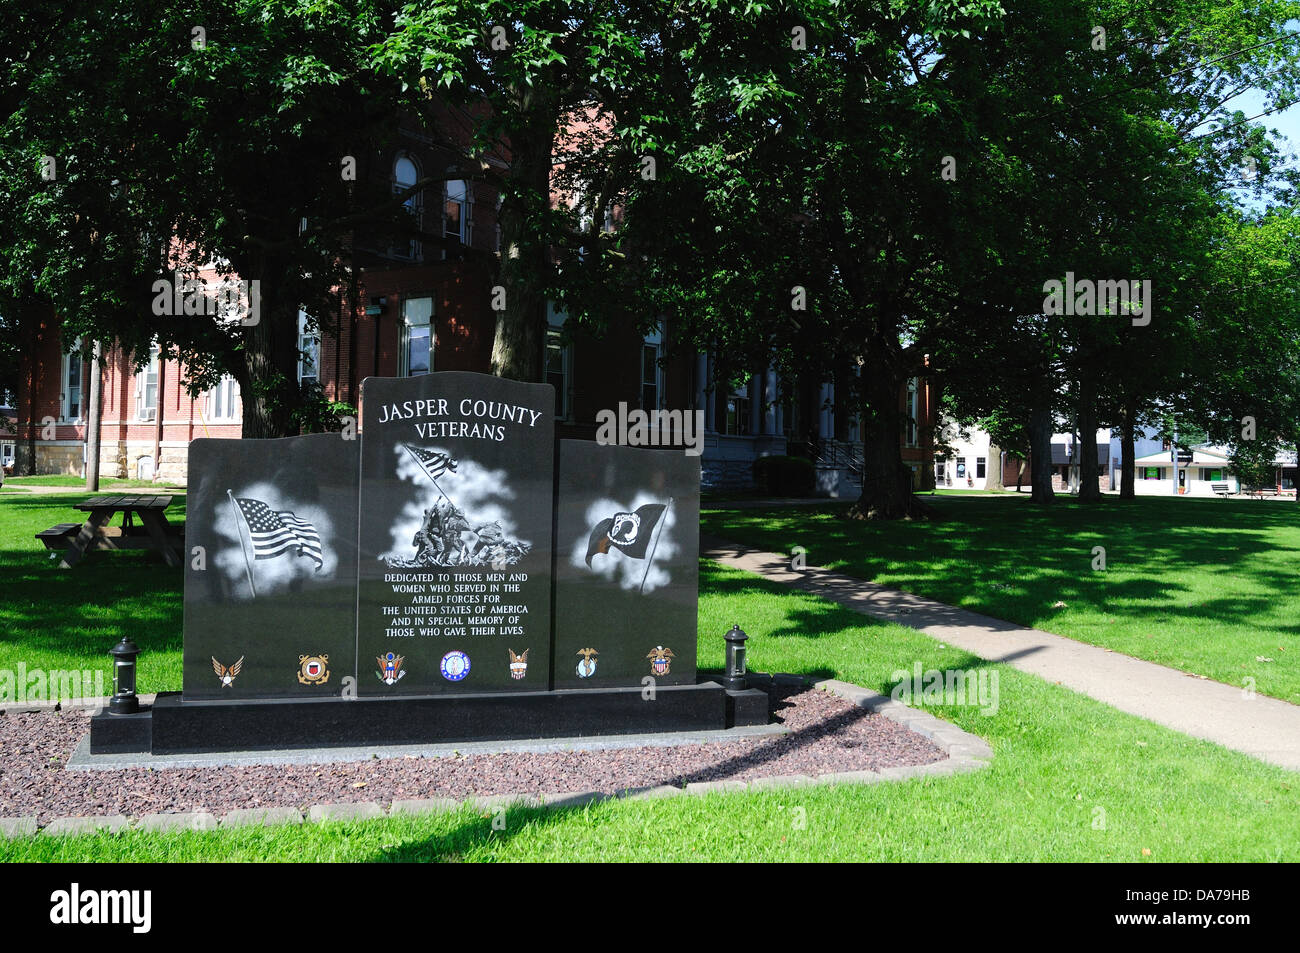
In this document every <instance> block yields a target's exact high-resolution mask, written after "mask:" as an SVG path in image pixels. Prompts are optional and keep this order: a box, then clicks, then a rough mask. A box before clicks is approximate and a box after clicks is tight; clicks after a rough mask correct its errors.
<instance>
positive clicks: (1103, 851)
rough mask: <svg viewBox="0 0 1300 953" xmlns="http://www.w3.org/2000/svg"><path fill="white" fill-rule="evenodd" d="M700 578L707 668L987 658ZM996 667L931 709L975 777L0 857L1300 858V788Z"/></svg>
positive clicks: (877, 668)
mask: <svg viewBox="0 0 1300 953" xmlns="http://www.w3.org/2000/svg"><path fill="white" fill-rule="evenodd" d="M701 573H702V575H701V580H700V581H701V599H700V632H701V636H700V664H701V666H705V667H707V666H712V667H718V666H720V665H721V663H722V639H721V634H722V633H723V632H724V631H725V630H726V629H727V628H728V627H729V626H730V625H731V623H732V622H733V621H740V622H741V623H742V625H743V626H744V627H745V629H746V630H747V631H748V632H749V633H750V634H751V636H752V638H751V640H750V643H749V646H750V658H751V661H752V664H753V666H754V668H756V669H760V670H766V671H792V672H801V673H808V674H818V675H822V674H834V675H836V676H838V677H840V678H843V679H847V680H849V681H852V682H856V683H858V684H861V685H867V686H871V687H874V688H878V689H883V690H887V689H888V688H889V687H890V684H891V683H890V676H891V673H892V672H893V670H894V669H896V668H910V667H911V665H912V662H913V661H920V662H921V663H922V664H923V666H924V667H926V668H931V667H933V668H940V669H946V668H973V667H977V666H980V665H983V664H985V663H982V662H981V661H979V660H977V659H974V658H972V657H970V656H969V655H967V654H965V653H963V652H960V651H956V650H953V649H951V648H940V647H939V644H938V643H937V642H935V641H934V640H932V639H930V638H928V637H926V636H924V635H921V634H920V633H918V632H915V631H913V630H911V629H907V628H905V627H902V626H898V625H893V624H886V623H876V622H872V621H870V620H867V619H864V618H863V617H862V616H860V615H858V614H857V613H854V612H852V611H850V610H848V609H844V608H841V607H839V606H836V605H834V604H832V603H828V602H825V601H823V600H820V599H816V598H813V597H811V596H806V595H803V594H799V593H791V592H789V591H786V590H783V589H781V588H780V587H778V586H776V585H774V584H771V583H768V582H766V581H764V580H761V579H758V578H756V577H753V576H749V575H746V574H743V573H740V572H737V571H733V570H730V569H725V568H722V567H718V566H716V565H714V564H712V563H705V564H703V566H702V569H701ZM994 667H995V668H996V669H997V671H998V673H999V688H1000V693H999V704H998V710H997V713H996V714H994V715H992V716H991V717H990V716H984V715H982V714H980V711H979V709H978V708H974V707H940V708H935V709H933V710H934V711H935V712H936V713H937V714H938V715H940V716H941V717H943V718H947V719H949V720H951V721H953V722H955V723H957V724H958V725H960V726H961V727H963V728H965V729H967V730H969V731H972V732H975V733H976V734H979V735H981V736H983V737H985V738H987V739H988V740H989V742H990V743H991V744H992V746H993V749H994V752H995V757H994V761H993V764H992V766H991V767H989V768H987V769H985V770H983V771H980V772H977V773H974V774H968V775H959V776H955V777H947V778H933V779H918V780H914V781H907V782H900V783H878V784H874V785H868V786H855V785H840V786H835V787H827V788H796V789H790V790H786V791H763V792H753V793H749V792H743V793H735V794H724V795H714V796H709V797H707V798H696V797H679V798H672V799H668V800H657V801H646V802H634V801H617V802H605V803H602V804H598V805H594V806H591V807H588V808H586V809H574V810H559V811H545V810H537V809H517V810H514V811H512V812H510V814H509V815H508V817H507V824H506V829H505V830H504V831H494V830H492V824H491V817H490V815H483V816H480V815H479V814H477V813H475V812H473V811H472V810H468V809H462V810H461V811H458V812H455V813H451V814H445V815H434V816H428V817H422V818H403V819H390V820H380V821H368V822H362V823H347V824H330V825H319V826H318V825H303V826H302V827H294V828H273V829H267V830H242V831H234V832H226V831H217V832H211V833H190V832H187V833H177V834H139V833H128V834H121V835H95V836H90V837H79V838H74V839H56V838H45V837H36V838H28V839H24V840H17V841H5V842H0V859H4V860H104V861H155V860H159V861H161V860H192V861H215V860H247V861H258V860H283V861H301V860H322V861H327V860H328V861H334V860H438V861H467V860H485V861H508V860H528V861H543V860H592V861H598V860H667V861H701V860H805V861H817V860H881V861H884V860H1006V861H1033V860H1116V861H1174V860H1188V861H1194V860H1257V861H1279V860H1291V861H1294V860H1300V798H1297V786H1298V785H1300V774H1296V773H1294V772H1288V771H1285V770H1283V769H1281V768H1274V767H1271V766H1268V765H1265V764H1263V763H1261V762H1257V761H1254V760H1253V759H1251V758H1248V757H1246V756H1245V755H1241V754H1237V753H1235V752H1231V751H1227V750H1225V749H1223V748H1219V747H1217V746H1215V745H1213V744H1210V743H1208V742H1202V741H1195V740H1193V739H1191V738H1188V737H1186V736H1184V735H1180V734H1178V733H1176V732H1173V731H1170V730H1168V729H1165V728H1161V727H1159V726H1156V725H1153V724H1151V723H1150V722H1146V721H1142V720H1141V719H1138V718H1135V717H1133V716H1130V715H1125V714H1122V713H1120V712H1117V711H1115V710H1114V709H1112V708H1109V707H1107V706H1106V705H1103V704H1101V703H1099V702H1096V701H1093V700H1091V699H1089V698H1087V697H1085V696H1081V695H1077V694H1075V693H1073V692H1071V691H1069V690H1067V689H1064V688H1061V687H1060V686H1057V685H1052V684H1049V683H1047V682H1045V681H1043V680H1041V679H1038V678H1035V677H1034V676H1031V675H1026V674H1024V673H1021V672H1017V671H1015V670H1014V669H1010V668H1006V667H1004V666H994ZM793 808H802V809H803V811H802V812H795V811H794V810H793ZM800 813H801V814H802V816H803V818H804V819H805V821H806V826H804V827H802V828H800V827H798V826H797V821H796V820H795V819H796V818H798V817H799V816H800ZM1144 850H1146V851H1150V853H1149V854H1144V853H1143V851H1144Z"/></svg>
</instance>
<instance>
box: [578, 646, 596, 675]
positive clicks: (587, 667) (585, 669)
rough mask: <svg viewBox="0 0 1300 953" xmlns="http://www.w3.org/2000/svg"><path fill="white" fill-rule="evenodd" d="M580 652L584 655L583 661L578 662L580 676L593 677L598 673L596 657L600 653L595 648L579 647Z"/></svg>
mask: <svg viewBox="0 0 1300 953" xmlns="http://www.w3.org/2000/svg"><path fill="white" fill-rule="evenodd" d="M578 654H579V655H581V656H582V661H581V662H579V663H578V677H579V678H591V676H593V675H595V674H596V658H595V656H597V655H599V654H600V653H599V652H597V651H596V650H595V649H579V650H578Z"/></svg>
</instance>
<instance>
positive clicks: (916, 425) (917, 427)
mask: <svg viewBox="0 0 1300 953" xmlns="http://www.w3.org/2000/svg"><path fill="white" fill-rule="evenodd" d="M920 418H921V382H920V380H918V379H917V378H915V377H913V378H911V379H909V380H908V382H907V420H906V421H904V423H903V426H904V428H905V430H904V434H903V446H905V447H917V446H920V443H921V420H920Z"/></svg>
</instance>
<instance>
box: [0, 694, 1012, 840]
mask: <svg viewBox="0 0 1300 953" xmlns="http://www.w3.org/2000/svg"><path fill="white" fill-rule="evenodd" d="M750 679H751V681H752V682H765V683H771V684H774V685H781V686H790V687H798V686H809V685H811V687H813V688H815V689H818V690H820V691H824V692H829V693H830V694H832V695H838V696H839V697H841V698H844V699H846V700H848V701H851V702H852V703H853V704H855V705H856V706H858V707H859V708H864V709H866V710H867V711H869V712H871V713H872V714H876V715H883V716H884V717H885V718H888V719H889V720H890V721H893V722H897V723H898V724H900V725H903V726H904V727H905V728H908V729H909V730H911V731H915V732H916V733H917V734H919V735H921V736H923V737H925V738H928V739H929V740H930V741H931V742H933V743H934V744H935V745H937V746H938V747H940V748H942V749H943V750H944V751H945V752H946V753H947V755H948V757H947V758H945V759H944V760H942V761H932V762H930V763H928V764H918V765H904V766H898V767H889V768H882V769H881V770H879V771H870V770H868V771H835V772H831V773H827V774H819V775H808V774H784V775H774V776H771V777H766V778H758V779H756V780H754V781H697V782H691V783H688V784H687V785H686V786H685V787H680V788H679V787H674V786H673V785H668V784H665V785H657V786H654V787H646V788H627V789H624V790H622V791H618V792H617V793H615V794H606V793H604V792H601V791H566V792H561V793H556V794H541V795H538V794H493V795H475V796H471V797H467V798H463V799H460V800H457V799H456V798H422V799H405V800H404V799H397V800H394V801H393V802H392V804H391V805H390V809H389V810H387V811H385V810H384V807H383V805H382V804H380V803H379V802H378V801H353V802H347V803H343V804H313V805H311V807H309V808H308V809H307V812H306V816H305V818H304V814H303V812H302V811H299V810H298V809H297V808H293V807H265V808H238V809H236V810H233V811H230V812H228V813H226V814H225V815H223V816H222V817H221V818H218V817H217V816H216V815H215V814H212V813H210V812H208V811H193V812H187V813H181V814H146V815H144V816H143V817H141V818H139V819H138V820H137V821H135V822H134V823H132V820H131V818H129V817H126V816H125V815H122V814H114V815H110V816H107V817H59V818H55V819H54V820H52V821H50V823H49V824H47V825H45V827H43V828H38V826H37V823H36V816H35V815H27V816H24V817H0V839H14V838H18V837H30V836H35V835H37V834H38V833H40V834H44V835H48V836H52V837H58V836H70V835H77V834H92V833H97V832H99V831H109V832H113V833H117V832H121V831H126V830H136V831H144V832H153V833H158V832H164V831H179V830H198V831H210V830H217V829H221V830H228V829H232V828H240V827H275V826H280V825H284V824H302V823H303V822H304V819H305V820H306V821H307V822H308V823H313V824H315V823H323V822H328V821H357V820H368V819H374V818H383V817H409V816H418V815H422V814H432V813H439V812H443V811H455V810H458V809H460V808H462V807H466V806H468V807H473V808H475V809H476V810H480V811H482V810H488V811H491V810H502V809H508V808H510V807H533V808H575V807H587V806H588V805H591V804H596V803H599V802H601V801H608V800H616V799H622V800H632V801H637V800H644V799H649V798H661V797H675V796H678V795H707V794H714V793H721V792H729V791H745V790H750V791H762V790H770V789H774V788H788V787H806V786H824V785H831V784H872V783H876V782H880V781H900V780H904V779H907V778H915V777H926V776H933V775H940V776H942V775H949V774H960V773H964V772H969V771H978V770H980V769H981V768H986V767H988V766H989V763H990V762H991V761H992V760H993V749H992V748H991V747H989V744H988V742H986V741H985V740H984V739H983V738H980V737H979V736H978V735H973V734H971V733H970V732H967V731H963V730H962V729H960V728H958V727H957V726H956V725H954V724H952V722H948V721H943V720H942V719H940V718H936V717H935V716H934V715H931V714H929V713H928V712H924V711H920V710H918V709H915V708H909V707H908V706H907V705H904V704H903V703H902V702H898V701H894V700H893V699H892V698H889V697H888V696H886V695H881V694H880V693H879V692H874V691H871V690H870V689H866V688H862V687H861V686H859V685H854V684H852V683H850V682H844V681H840V680H839V679H834V678H831V679H824V680H822V681H817V682H814V681H812V680H811V679H808V678H805V677H804V676H802V675H787V674H777V675H762V674H759V673H753V672H752V673H750Z"/></svg>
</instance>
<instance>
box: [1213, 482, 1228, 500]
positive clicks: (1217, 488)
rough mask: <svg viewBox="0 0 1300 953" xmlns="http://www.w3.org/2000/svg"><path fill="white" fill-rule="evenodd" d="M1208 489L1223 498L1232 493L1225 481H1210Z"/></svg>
mask: <svg viewBox="0 0 1300 953" xmlns="http://www.w3.org/2000/svg"><path fill="white" fill-rule="evenodd" d="M1210 490H1211V492H1213V493H1214V495H1215V496H1221V497H1223V498H1224V499H1225V500H1226V499H1227V498H1228V497H1229V496H1231V495H1232V490H1231V489H1229V487H1228V484H1226V483H1211V484H1210Z"/></svg>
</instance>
